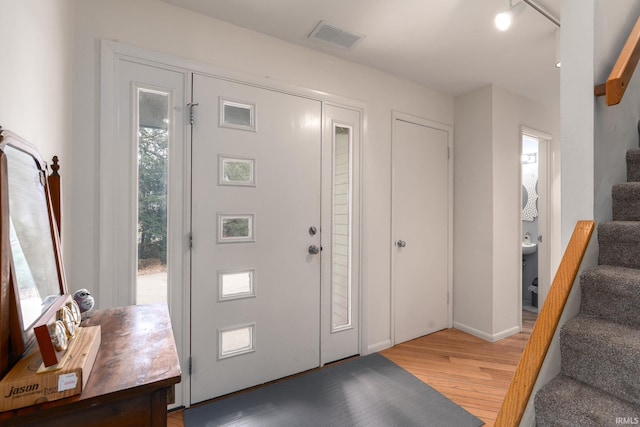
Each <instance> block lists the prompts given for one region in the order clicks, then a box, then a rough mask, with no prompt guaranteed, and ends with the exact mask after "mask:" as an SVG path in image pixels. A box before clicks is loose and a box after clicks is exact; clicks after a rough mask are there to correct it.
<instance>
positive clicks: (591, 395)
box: [535, 375, 640, 427]
mask: <svg viewBox="0 0 640 427" xmlns="http://www.w3.org/2000/svg"><path fill="white" fill-rule="evenodd" d="M535 408H536V425H537V426H540V427H555V426H581V427H591V426H593V427H596V426H597V427H602V426H616V425H621V424H622V423H623V420H622V419H627V420H631V421H633V420H634V419H635V417H640V406H636V405H632V404H630V403H628V402H624V401H622V400H620V399H617V398H615V397H614V396H611V395H610V394H608V393H605V392H603V391H601V390H598V389H595V388H593V387H590V386H588V385H586V384H584V383H581V382H579V381H576V380H574V379H571V378H568V377H566V376H564V375H558V376H557V377H555V378H554V379H553V380H551V381H550V382H549V383H548V384H546V385H545V386H544V387H543V388H542V389H540V390H539V391H538V392H537V393H536V396H535Z"/></svg>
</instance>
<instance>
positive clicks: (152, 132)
mask: <svg viewBox="0 0 640 427" xmlns="http://www.w3.org/2000/svg"><path fill="white" fill-rule="evenodd" d="M169 98H170V93H169V92H162V91H158V90H152V89H144V88H138V90H137V107H138V108H137V110H138V111H137V159H138V180H137V182H138V188H137V190H138V230H137V241H138V273H137V277H136V304H153V303H166V302H167V162H168V155H167V154H168V146H169V138H170V135H169V129H170V127H169V105H170V102H169V101H170V99H169Z"/></svg>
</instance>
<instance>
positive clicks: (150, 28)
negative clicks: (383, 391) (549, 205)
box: [67, 0, 453, 351]
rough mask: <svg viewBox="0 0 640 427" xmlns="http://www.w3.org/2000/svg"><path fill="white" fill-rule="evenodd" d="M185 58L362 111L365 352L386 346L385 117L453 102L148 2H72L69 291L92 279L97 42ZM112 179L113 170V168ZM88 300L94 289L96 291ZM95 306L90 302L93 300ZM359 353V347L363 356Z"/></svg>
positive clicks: (445, 109) (444, 112) (425, 112)
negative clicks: (333, 98)
mask: <svg viewBox="0 0 640 427" xmlns="http://www.w3.org/2000/svg"><path fill="white" fill-rule="evenodd" d="M101 39H109V40H118V41H120V42H123V43H127V44H131V45H134V46H139V47H144V48H147V49H150V50H155V51H159V52H163V53H168V54H172V55H176V56H181V57H186V58H189V59H191V60H195V61H200V62H203V63H207V64H214V65H217V66H221V67H224V68H227V69H230V70H236V71H240V72H243V73H250V74H253V75H258V76H263V77H265V78H268V79H273V80H276V81H280V82H286V83H289V84H293V85H297V86H300V87H304V88H310V89H316V90H319V91H323V92H328V93H332V94H335V95H340V96H345V97H349V98H354V99H356V100H359V101H361V102H364V103H366V104H367V111H366V116H365V129H364V146H363V182H364V188H363V201H364V204H363V217H364V224H363V246H364V254H363V255H364V256H363V259H362V263H363V266H364V270H363V275H362V281H363V284H364V286H365V295H366V308H367V310H368V311H367V312H366V313H364V316H365V317H364V319H365V323H366V328H367V329H366V333H367V335H366V336H367V342H368V344H369V348H370V349H378V348H383V347H385V346H388V345H389V344H390V337H391V328H390V200H391V198H390V192H391V188H390V173H391V172H390V164H391V162H390V152H391V145H390V138H391V111H392V110H399V111H402V112H407V113H411V114H413V115H416V116H420V117H424V118H428V119H430V120H433V121H437V122H442V123H447V124H451V123H453V98H452V97H450V96H447V95H443V94H441V93H438V92H436V91H432V90H428V89H425V88H424V87H421V86H418V85H416V84H413V83H409V82H406V81H403V80H399V79H397V78H394V77H391V76H389V75H387V74H384V73H381V72H378V71H375V70H372V69H369V68H366V67H363V66H360V65H356V64H353V63H349V62H346V61H343V60H339V59H337V58H334V57H332V56H329V55H325V54H321V53H318V52H315V51H312V50H309V49H305V48H302V47H298V46H295V45H291V44H288V43H285V42H282V41H279V40H277V39H274V38H271V37H267V36H264V35H261V34H258V33H255V32H252V31H248V30H245V29H242V28H239V27H236V26H233V25H230V24H227V23H224V22H221V21H218V20H215V19H211V18H208V17H205V16H203V15H199V14H195V13H193V12H189V11H186V10H182V9H179V8H176V7H174V6H172V5H169V4H167V3H164V2H160V1H157V0H77V1H76V20H75V52H74V70H75V72H76V77H75V79H74V96H73V108H74V109H73V111H74V118H75V120H74V129H73V135H74V137H73V151H74V162H75V167H76V173H77V175H78V176H82V177H83V179H76V180H74V182H73V188H72V189H71V191H72V192H73V194H74V195H78V197H77V198H76V199H74V200H73V201H72V203H71V206H70V208H69V216H71V220H75V222H74V225H75V224H77V227H75V228H74V234H73V235H72V236H71V238H70V240H71V243H72V245H71V247H70V254H69V255H70V256H67V266H68V267H67V274H68V276H69V277H70V278H71V280H70V282H71V283H72V285H74V286H75V287H91V285H93V284H95V283H97V277H98V276H97V275H98V241H97V237H98V227H99V224H98V220H99V218H98V200H99V195H98V187H99V182H98V177H99V170H98V165H99V159H98V152H99V150H98V143H99V139H98V138H99V111H98V106H99V104H100V102H99V83H100V76H99V68H100V64H99V58H100V56H99V41H100V40H101ZM113 167H114V170H113V173H114V174H115V173H117V168H118V165H113ZM95 293H96V294H97V292H95ZM98 303H99V302H98ZM364 350H365V351H366V349H364Z"/></svg>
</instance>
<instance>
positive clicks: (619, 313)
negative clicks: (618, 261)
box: [580, 265, 640, 328]
mask: <svg viewBox="0 0 640 427" xmlns="http://www.w3.org/2000/svg"><path fill="white" fill-rule="evenodd" d="M580 285H581V287H582V305H581V307H580V311H581V313H583V314H586V315H588V316H596V317H601V318H605V319H609V320H612V321H614V322H618V323H621V324H624V325H629V326H634V327H636V328H638V327H640V309H639V308H640V270H638V269H635V268H625V267H616V266H611V265H599V266H597V267H593V268H590V269H588V270H585V271H584V272H583V273H582V275H581V276H580Z"/></svg>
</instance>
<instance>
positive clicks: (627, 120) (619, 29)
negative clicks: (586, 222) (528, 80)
mask: <svg viewBox="0 0 640 427" xmlns="http://www.w3.org/2000/svg"><path fill="white" fill-rule="evenodd" d="M638 16H640V1H638V0H624V1H617V2H615V5H613V6H612V4H611V2H607V1H602V0H598V1H597V2H596V20H595V25H596V34H597V36H596V37H595V45H594V51H595V53H594V61H595V62H594V76H595V82H596V83H604V82H605V81H606V80H607V77H608V76H609V73H610V72H611V68H612V67H613V65H614V64H615V61H616V59H617V57H618V54H619V52H620V50H621V49H622V47H623V46H624V44H625V42H626V41H627V37H628V36H629V32H630V31H631V29H632V28H633V26H634V25H635V23H636V20H637V19H638ZM638 99H640V71H638V70H637V69H636V71H635V72H634V75H633V77H632V79H631V82H630V84H629V86H628V87H627V90H626V91H625V94H624V96H623V98H622V102H621V103H620V104H618V105H615V106H607V104H606V102H605V97H604V96H603V97H600V98H598V99H597V100H596V103H595V123H594V130H595V138H594V142H595V144H594V145H595V148H594V150H595V154H594V156H595V157H594V163H595V175H594V182H595V188H594V201H595V208H594V218H595V219H596V221H611V186H612V185H614V184H619V183H621V182H626V180H627V175H626V171H627V169H626V161H625V158H626V157H625V156H626V152H627V150H628V149H629V148H638V127H637V125H638V120H640V102H638Z"/></svg>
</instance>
